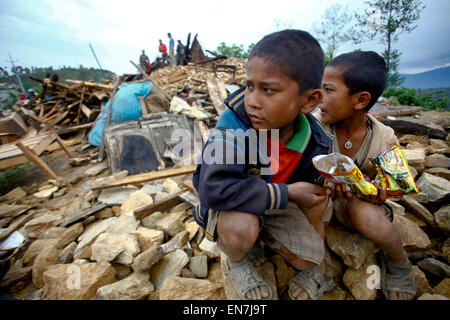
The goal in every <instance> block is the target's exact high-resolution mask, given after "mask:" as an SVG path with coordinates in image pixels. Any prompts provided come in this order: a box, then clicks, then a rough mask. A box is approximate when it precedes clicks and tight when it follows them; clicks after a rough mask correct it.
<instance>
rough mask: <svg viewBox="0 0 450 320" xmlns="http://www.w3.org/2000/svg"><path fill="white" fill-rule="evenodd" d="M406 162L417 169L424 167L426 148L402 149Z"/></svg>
mask: <svg viewBox="0 0 450 320" xmlns="http://www.w3.org/2000/svg"><path fill="white" fill-rule="evenodd" d="M402 150H403V153H404V155H405V157H406V160H407V161H408V164H409V165H410V166H412V167H414V168H416V169H417V170H421V169H424V168H425V156H426V149H425V148H418V149H402Z"/></svg>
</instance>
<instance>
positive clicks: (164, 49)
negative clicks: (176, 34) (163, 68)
mask: <svg viewBox="0 0 450 320" xmlns="http://www.w3.org/2000/svg"><path fill="white" fill-rule="evenodd" d="M158 49H159V52H161V58H162V62H163V63H166V62H167V46H166V45H165V44H164V43H163V42H162V40H161V39H159V48H158Z"/></svg>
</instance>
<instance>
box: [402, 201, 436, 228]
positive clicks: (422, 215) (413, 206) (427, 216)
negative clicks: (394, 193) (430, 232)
mask: <svg viewBox="0 0 450 320" xmlns="http://www.w3.org/2000/svg"><path fill="white" fill-rule="evenodd" d="M402 203H403V205H404V206H405V208H406V209H408V212H410V213H412V214H413V215H415V216H416V217H417V218H419V219H421V220H423V221H424V222H426V223H427V224H429V225H430V226H433V227H434V226H436V223H435V221H434V216H433V215H432V214H431V213H430V211H428V209H427V208H425V207H424V206H423V205H422V204H420V203H419V201H417V200H415V199H414V198H412V197H409V196H403V197H402Z"/></svg>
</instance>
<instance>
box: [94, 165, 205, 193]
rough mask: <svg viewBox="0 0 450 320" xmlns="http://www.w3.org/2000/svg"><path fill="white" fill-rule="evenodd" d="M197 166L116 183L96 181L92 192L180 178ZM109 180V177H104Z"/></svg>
mask: <svg viewBox="0 0 450 320" xmlns="http://www.w3.org/2000/svg"><path fill="white" fill-rule="evenodd" d="M196 169H197V166H187V167H183V168H177V169H168V170H163V171H152V172H146V173H140V174H135V175H132V176H128V177H125V178H123V179H120V180H118V181H114V182H110V179H108V180H106V181H108V182H103V183H102V181H101V180H100V181H97V182H94V183H93V186H92V190H98V189H105V188H111V187H119V186H124V185H127V184H133V185H134V184H139V183H143V182H147V181H153V180H159V179H165V178H169V177H174V176H181V175H184V174H190V173H194V172H195V170H196ZM106 178H109V177H106Z"/></svg>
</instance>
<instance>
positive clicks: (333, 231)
mask: <svg viewBox="0 0 450 320" xmlns="http://www.w3.org/2000/svg"><path fill="white" fill-rule="evenodd" d="M325 239H326V241H327V244H328V246H329V247H330V249H331V250H332V251H333V252H334V253H336V254H337V255H338V256H340V257H341V258H342V259H343V260H344V263H345V264H346V265H347V266H349V267H352V268H354V269H359V268H360V267H361V266H362V265H363V264H364V263H365V262H366V259H367V258H368V257H369V256H371V255H373V254H374V253H375V252H377V251H378V250H379V248H377V246H376V245H375V244H374V243H373V242H372V241H370V240H369V239H367V238H366V237H364V236H363V235H362V234H360V233H356V232H355V233H350V232H347V231H344V230H341V229H338V228H336V227H333V226H329V227H327V228H326V230H325Z"/></svg>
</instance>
